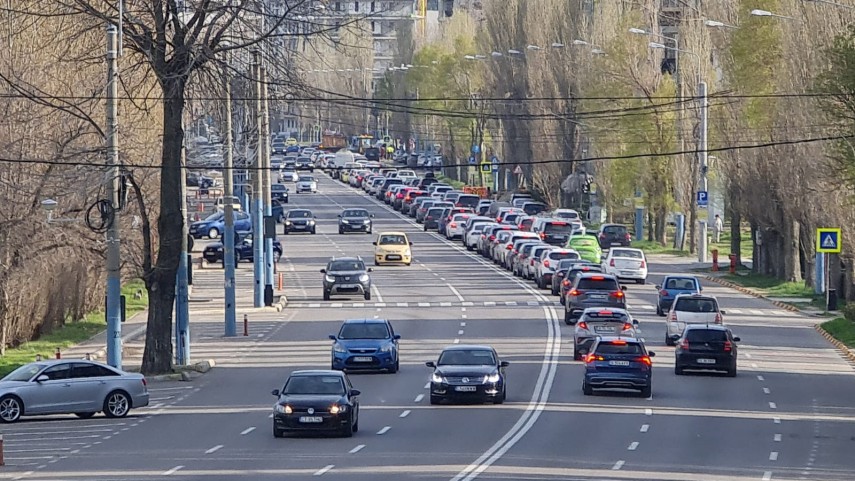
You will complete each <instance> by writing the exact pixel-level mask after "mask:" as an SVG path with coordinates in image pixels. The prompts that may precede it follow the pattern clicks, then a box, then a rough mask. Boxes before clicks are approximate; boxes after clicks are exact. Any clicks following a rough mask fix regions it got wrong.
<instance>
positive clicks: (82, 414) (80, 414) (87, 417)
mask: <svg viewBox="0 0 855 481" xmlns="http://www.w3.org/2000/svg"><path fill="white" fill-rule="evenodd" d="M74 415H75V416H77V417H79V418H80V419H89V418H91V417H92V416H94V415H95V413H94V412H88V413H74Z"/></svg>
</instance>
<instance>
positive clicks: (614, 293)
mask: <svg viewBox="0 0 855 481" xmlns="http://www.w3.org/2000/svg"><path fill="white" fill-rule="evenodd" d="M625 289H626V288H625V287H623V286H621V285H620V284H618V280H617V278H616V277H615V276H611V275H608V274H599V273H596V274H581V275H579V276H577V277H576V282H574V283H573V288H572V289H570V291H569V292H567V295H566V296H565V299H564V322H565V323H567V324H575V323H576V319H578V318H579V316H580V315H582V311H584V310H585V309H586V308H588V307H618V308H621V309H626V295H625V294H624V292H623V291H624V290H625Z"/></svg>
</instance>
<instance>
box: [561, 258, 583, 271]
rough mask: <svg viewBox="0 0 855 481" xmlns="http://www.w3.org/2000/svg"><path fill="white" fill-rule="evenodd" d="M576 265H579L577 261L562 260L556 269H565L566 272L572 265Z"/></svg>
mask: <svg viewBox="0 0 855 481" xmlns="http://www.w3.org/2000/svg"><path fill="white" fill-rule="evenodd" d="M578 263H579V259H562V260H561V261H560V262H559V263H558V269H565V270H566V269H569V268H570V267H572V266H573V265H575V264H578Z"/></svg>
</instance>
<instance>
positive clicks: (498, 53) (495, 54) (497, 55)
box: [490, 50, 502, 57]
mask: <svg viewBox="0 0 855 481" xmlns="http://www.w3.org/2000/svg"><path fill="white" fill-rule="evenodd" d="M490 55H492V56H493V57H501V56H502V52H496V51H495V50H494V51H492V52H490Z"/></svg>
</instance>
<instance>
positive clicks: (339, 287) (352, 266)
mask: <svg viewBox="0 0 855 481" xmlns="http://www.w3.org/2000/svg"><path fill="white" fill-rule="evenodd" d="M372 271H373V269H371V268H370V267H369V268H367V267H365V262H363V260H362V258H360V257H338V258H335V257H333V258H332V259H330V261H329V263H327V267H326V268H324V269H321V274H323V275H324V300H325V301H328V300H330V296H332V295H334V294H344V295H359V296H363V297H364V298H365V300H366V301H368V300H370V299H371V276H369V275H368V273H369V272H372Z"/></svg>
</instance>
